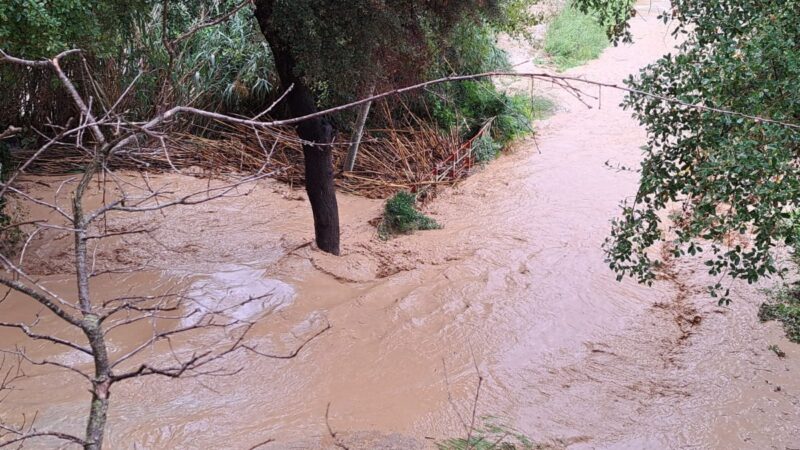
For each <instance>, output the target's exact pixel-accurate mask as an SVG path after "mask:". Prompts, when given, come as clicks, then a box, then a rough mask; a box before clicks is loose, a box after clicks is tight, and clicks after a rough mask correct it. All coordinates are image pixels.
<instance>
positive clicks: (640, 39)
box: [0, 2, 800, 449]
mask: <svg viewBox="0 0 800 450" xmlns="http://www.w3.org/2000/svg"><path fill="white" fill-rule="evenodd" d="M660 6H661V7H663V6H664V5H663V4H661V3H658V2H656V3H653V4H650V3H648V4H647V5H645V6H641V7H640V8H639V12H640V14H639V16H638V17H637V18H636V19H635V20H634V21H633V24H632V25H633V32H634V35H635V37H636V42H635V44H634V45H632V46H621V47H617V48H611V49H609V50H607V51H606V52H605V53H604V54H603V55H602V57H601V58H600V59H599V60H597V61H594V62H592V63H590V64H589V65H587V66H584V67H581V68H578V69H574V70H572V71H570V72H569V74H572V75H576V76H585V77H586V78H589V79H593V80H598V81H604V82H619V81H620V80H622V79H623V78H625V77H626V76H627V75H628V74H630V73H634V72H635V71H636V70H637V69H638V68H639V67H642V66H643V65H645V64H647V63H648V62H651V61H653V60H655V59H656V58H657V57H658V56H659V55H661V54H663V53H665V52H667V51H669V49H670V47H671V45H672V44H671V43H672V41H671V38H670V37H669V36H668V33H667V29H666V28H665V26H664V25H663V24H662V23H660V22H659V21H657V20H656V19H655V16H656V11H657V8H658V7H660ZM514 53H515V55H514V56H515V58H517V59H518V61H517V62H519V63H523V64H520V65H519V66H518V67H519V70H521V71H525V70H529V69H531V68H532V66H531V65H530V64H524V63H525V60H526V58H525V56H526V54H525V52H523V51H521V50H519V49H517V51H516V52H514ZM536 88H537V89H539V90H544V91H546V92H547V93H548V94H549V95H551V96H553V97H555V98H556V99H557V100H558V102H559V104H560V105H561V110H560V111H559V112H558V113H557V114H555V115H554V116H553V117H552V118H551V119H549V120H547V121H545V122H543V123H541V124H539V125H538V128H539V130H540V132H539V135H538V137H537V139H536V141H533V140H529V141H526V142H523V143H521V144H520V145H519V147H518V148H517V149H516V151H515V152H514V153H513V154H511V155H509V156H504V157H502V158H501V159H500V160H498V161H497V162H495V163H492V164H491V165H490V166H488V167H487V168H486V169H485V170H483V171H482V172H480V173H479V174H477V175H475V176H473V177H472V178H470V179H469V180H467V181H466V182H464V183H462V184H461V185H460V186H458V187H456V188H454V189H452V190H448V191H446V192H444V193H442V194H441V195H440V196H439V197H438V198H437V199H436V200H435V201H434V202H433V203H432V204H430V205H429V208H428V211H427V212H428V213H429V214H430V215H432V216H433V217H435V218H436V219H437V220H438V221H440V222H441V223H443V224H444V225H445V228H444V229H443V230H437V231H429V232H424V233H418V234H415V235H413V236H407V237H400V238H397V239H395V240H392V241H389V242H383V241H380V240H378V239H377V237H376V232H375V229H374V227H373V226H371V225H369V221H370V220H371V219H373V218H375V217H377V216H379V214H380V209H381V203H380V202H375V201H370V200H365V199H360V198H354V197H349V196H341V197H340V201H341V213H342V218H343V235H342V238H343V242H344V248H343V253H344V254H343V256H342V257H341V258H335V257H331V256H327V255H324V254H321V253H319V252H316V251H314V250H313V249H312V248H310V247H309V246H306V245H304V244H307V243H308V242H310V240H311V238H312V236H311V233H310V231H311V230H312V226H311V215H310V210H309V208H308V205H307V202H306V201H305V199H304V198H303V195H302V194H300V193H298V192H297V191H290V190H289V189H287V188H286V187H283V186H280V185H278V184H276V183H273V182H264V183H261V184H259V185H258V186H256V187H255V189H254V191H253V192H251V193H250V194H249V195H247V196H242V197H237V198H233V199H227V200H224V201H221V202H216V203H210V204H205V205H201V206H197V207H187V208H182V209H175V210H171V211H169V212H166V213H164V214H161V213H159V214H153V215H149V216H145V217H138V218H130V217H118V218H112V219H111V225H112V226H118V227H120V228H121V229H124V228H130V227H132V226H133V225H135V223H134V222H136V221H138V222H139V223H146V224H148V225H156V226H157V229H156V231H154V232H153V233H152V237H155V238H156V239H151V238H150V237H143V236H127V237H121V238H119V239H118V240H116V241H115V242H114V244H113V245H112V246H107V247H103V248H100V249H98V250H97V252H96V253H95V255H96V261H97V264H99V265H101V266H107V267H114V266H115V265H125V264H134V263H144V262H146V263H147V265H148V270H147V271H145V272H142V273H137V274H133V275H113V276H106V277H101V278H100V279H98V280H97V281H96V283H95V285H94V286H93V288H94V292H97V293H99V295H101V296H104V297H111V296H114V295H123V294H125V293H128V292H133V291H140V290H143V289H146V290H148V292H154V293H157V292H164V291H167V290H176V289H183V290H185V291H186V292H187V294H188V295H190V296H193V297H195V298H199V299H210V301H225V300H226V299H236V298H246V297H248V296H260V295H264V294H271V295H269V296H267V297H266V299H265V300H264V301H263V302H261V303H258V304H257V305H253V304H251V305H249V308H250V309H245V310H240V311H238V312H237V314H240V315H241V317H242V318H246V317H255V316H258V315H259V314H261V313H262V312H263V311H265V310H267V311H271V313H270V314H269V315H268V316H267V317H265V318H264V319H263V320H262V321H261V323H260V325H259V326H258V327H257V329H255V330H254V331H253V335H252V338H251V339H252V341H253V343H255V344H257V345H259V348H263V349H270V350H272V351H274V352H275V353H287V352H290V351H291V350H292V349H294V348H296V346H297V345H299V344H300V343H302V342H303V341H304V340H305V339H306V338H307V337H309V336H312V335H313V334H314V333H315V332H317V331H318V330H320V329H321V328H323V327H324V326H325V325H326V324H328V323H329V324H330V325H331V329H330V330H329V331H328V332H326V333H324V334H323V335H321V336H320V337H319V338H317V339H315V340H313V341H312V342H311V343H310V344H309V345H307V346H306V347H305V348H303V350H302V352H301V353H300V354H299V356H298V357H296V358H294V359H291V360H286V361H276V360H271V359H264V358H260V357H258V356H255V355H253V354H244V353H242V354H238V355H236V356H234V357H233V358H232V359H231V361H230V364H231V366H232V367H242V368H243V370H242V371H241V372H239V373H238V374H236V375H233V376H229V377H213V378H210V379H190V380H183V381H172V380H163V379H156V378H152V379H148V380H140V381H136V380H134V381H131V382H129V383H128V384H125V385H120V386H118V389H117V390H116V391H115V392H114V393H113V397H112V404H113V406H112V408H111V412H110V422H109V423H110V425H109V432H108V444H109V445H108V447H109V448H138V449H161V448H241V449H248V448H251V447H253V446H255V445H257V444H260V443H263V442H265V441H268V440H271V439H272V440H273V441H272V442H271V443H269V444H266V445H264V446H262V447H260V448H276V449H287V448H291V449H305V448H308V449H312V448H321V447H322V448H334V442H333V439H332V438H331V436H330V432H329V429H328V425H329V426H330V428H331V429H332V430H334V432H335V433H337V437H338V438H339V441H340V443H344V444H345V445H346V446H349V448H365V449H366V448H397V449H406V448H428V447H431V446H432V445H433V443H434V442H435V441H436V440H438V439H443V438H448V437H458V436H466V434H467V431H465V430H464V427H463V424H462V423H463V422H470V417H471V415H472V411H473V409H474V410H475V411H476V415H478V416H493V417H494V419H493V421H494V422H495V423H502V424H504V425H506V426H508V427H513V428H515V429H517V430H519V431H520V432H521V433H524V434H525V435H527V436H528V437H529V438H530V439H532V440H533V441H534V442H538V443H542V444H546V445H550V446H552V447H555V448H561V447H568V448H576V449H577V448H688V447H691V448H753V449H765V448H777V449H785V448H800V378H798V373H800V347H798V346H796V345H793V344H790V343H788V342H787V341H786V340H785V339H784V338H783V336H782V334H781V332H780V328H779V326H778V325H776V324H767V325H762V324H760V323H758V321H757V319H756V314H755V312H756V310H757V306H758V304H760V302H761V301H762V299H763V298H764V294H763V293H762V292H760V291H759V290H757V289H755V288H753V287H748V286H739V285H736V286H735V287H734V289H733V298H734V303H733V305H732V306H731V307H729V308H720V307H717V306H716V304H715V303H714V302H713V301H712V300H711V299H710V298H708V296H707V295H706V294H705V286H706V285H707V284H708V283H709V282H710V280H709V279H708V278H707V276H706V275H705V274H704V271H703V269H702V265H701V264H699V263H697V262H695V261H677V262H671V263H670V264H668V266H667V269H666V270H665V272H664V274H663V276H662V277H661V279H660V280H659V281H658V282H657V283H656V284H655V286H654V287H652V288H647V287H642V286H639V285H636V284H635V283H631V282H628V281H626V282H623V283H618V282H616V281H615V279H614V274H613V273H611V272H610V271H609V270H608V268H607V266H606V264H605V263H604V258H603V253H602V251H601V249H600V246H601V244H602V242H603V240H604V238H605V236H606V235H607V233H608V230H609V221H610V219H611V218H612V217H613V216H614V215H615V214H616V213H617V206H618V203H619V201H621V200H623V199H624V198H626V197H629V196H631V195H633V194H634V193H635V189H636V182H637V175H636V174H635V173H631V172H625V171H617V170H613V169H610V168H609V167H607V165H606V164H605V163H606V162H607V161H609V162H610V164H611V165H612V166H613V165H624V166H636V165H637V162H638V160H639V158H640V150H639V147H640V146H641V145H642V144H643V143H644V141H645V134H644V131H643V130H642V129H641V128H640V127H639V126H638V125H637V123H636V122H635V121H634V120H633V119H631V118H630V117H629V115H628V114H627V113H626V112H624V111H622V110H621V109H620V108H618V106H617V105H618V104H619V103H620V101H621V94H619V93H618V92H614V91H611V90H603V91H602V92H599V91H597V89H596V88H590V89H589V91H588V92H589V93H591V94H592V95H595V96H599V97H601V99H602V101H601V102H598V101H596V100H591V99H587V101H588V102H589V103H590V104H591V105H592V106H593V108H592V109H587V108H586V107H585V106H584V105H583V104H581V103H580V102H578V101H577V100H576V99H574V98H573V97H571V96H570V95H568V94H566V93H564V92H561V91H558V90H556V89H553V88H552V87H548V86H546V85H539V84H537V86H536ZM131 179H133V176H131ZM150 181H151V182H153V183H157V184H162V185H166V184H169V185H170V186H171V187H172V188H174V189H177V190H179V191H181V190H186V191H188V190H190V189H196V188H199V187H202V186H203V185H204V183H206V181H204V180H198V179H194V178H190V177H182V176H175V175H166V176H160V177H154V178H153V179H152V180H150ZM38 182H39V184H36V186H38V188H37V189H41V190H42V192H45V191H47V188H46V187H44V186H42V183H48V182H49V183H51V185H53V186H57V184H58V182H57V181H55V180H38ZM63 240H64V239H61V240H56V241H54V240H53V236H42V237H41V238H40V239H37V240H36V241H35V242H34V246H33V247H32V249H31V250H30V253H29V254H28V255H27V256H26V258H27V261H28V262H27V263H26V266H27V267H28V269H29V270H31V271H32V272H35V273H38V274H41V275H43V276H44V278H43V279H44V280H46V281H47V283H48V284H49V286H50V287H51V288H52V289H54V290H58V291H60V292H63V293H64V294H65V295H69V294H70V291H71V289H72V282H71V281H70V279H69V276H68V275H58V273H60V272H63V271H64V270H65V269H66V268H68V267H69V256H68V253H66V252H65V247H64V245H65V244H60V243H59V242H61V241H63ZM154 242H157V244H156V243H154ZM26 305H27V306H26ZM37 311H39V309H38V308H35V307H31V306H30V305H29V304H28V303H25V302H23V301H22V300H21V299H19V298H13V299H11V300H10V301H7V302H5V303H4V304H3V305H0V315H2V317H3V318H4V319H5V318H8V320H14V319H24V318H26V317H31V316H32V315H33V314H35V313H36V312H37ZM44 320H47V319H44ZM137 333H139V334H140V333H142V330H138V329H137V330H131V331H125V330H122V331H119V332H117V333H115V334H114V335H113V336H112V339H111V342H112V345H115V346H117V347H120V348H122V347H124V346H125V345H126V343H128V342H130V341H132V340H135V339H141V338H142V336H141V335H139V334H137ZM0 342H2V343H3V344H4V346H5V347H11V346H13V345H14V344H16V343H18V342H23V340H22V339H21V338H20V336H19V335H18V334H15V333H13V332H9V331H6V330H0ZM771 344H777V345H779V346H780V348H781V349H783V350H784V351H785V352H786V353H787V357H786V358H784V359H780V358H778V357H777V356H776V355H775V354H774V353H773V352H771V351H770V350H768V349H767V347H768V346H769V345H771ZM27 347H28V349H29V350H30V351H32V352H33V353H34V354H36V355H47V356H49V357H51V358H56V359H58V360H60V361H66V362H72V363H81V361H80V360H79V359H78V358H76V357H75V356H74V355H71V354H69V353H66V352H64V353H54V349H53V348H51V347H48V346H45V345H43V344H33V345H31V344H28V345H27ZM51 372H52V371H41V370H40V371H36V370H32V371H31V375H32V377H31V378H29V379H28V380H26V381H24V382H23V383H21V384H20V385H19V388H20V390H19V391H14V392H12V393H11V395H10V397H9V398H8V399H7V400H6V402H5V403H2V404H0V417H11V416H14V415H18V414H20V413H22V412H32V411H36V410H38V411H39V418H38V420H37V423H38V424H39V426H40V428H44V427H55V428H58V429H63V430H67V431H70V430H71V431H75V432H79V431H80V429H81V428H82V427H83V419H82V417H84V415H85V412H86V409H87V406H88V402H89V396H88V394H87V391H86V387H85V386H83V385H82V384H81V381H80V379H77V378H75V377H72V376H68V375H62V374H59V373H51ZM479 377H481V378H482V379H483V382H482V385H481V386H482V387H481V390H480V392H479V395H477V396H476V388H477V384H478V379H479ZM476 398H477V401H476ZM328 407H329V413H328V420H327V422H328V423H327V424H326V417H325V416H326V410H328ZM478 422H479V423H480V422H481V419H478ZM52 445H53V443H52V442H42V441H40V442H39V443H38V444H37V443H33V444H32V445H29V448H50V447H52Z"/></svg>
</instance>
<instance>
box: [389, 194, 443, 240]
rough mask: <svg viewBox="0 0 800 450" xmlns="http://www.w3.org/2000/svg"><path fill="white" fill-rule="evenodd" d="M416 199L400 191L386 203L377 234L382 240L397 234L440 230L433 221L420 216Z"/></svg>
mask: <svg viewBox="0 0 800 450" xmlns="http://www.w3.org/2000/svg"><path fill="white" fill-rule="evenodd" d="M416 203H417V197H416V196H415V195H413V194H411V193H409V192H406V191H400V192H398V193H397V194H395V195H394V196H393V197H392V198H390V199H389V200H388V201H387V202H386V207H385V208H384V211H383V221H381V224H380V226H379V227H378V233H379V235H380V236H381V237H382V238H383V239H388V238H389V237H390V236H393V235H397V234H408V233H412V232H414V231H416V230H437V229H439V228H442V226H441V225H439V223H437V222H436V221H435V220H434V219H432V218H430V217H428V216H426V215H424V214H422V213H421V212H419V211H418V210H417V208H416Z"/></svg>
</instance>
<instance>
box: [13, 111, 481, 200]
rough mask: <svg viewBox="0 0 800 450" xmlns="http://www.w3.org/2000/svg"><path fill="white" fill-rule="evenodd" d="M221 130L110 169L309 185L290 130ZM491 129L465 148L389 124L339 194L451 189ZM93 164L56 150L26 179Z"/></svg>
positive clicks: (143, 151) (426, 128)
mask: <svg viewBox="0 0 800 450" xmlns="http://www.w3.org/2000/svg"><path fill="white" fill-rule="evenodd" d="M388 117H391V116H388ZM409 117H413V116H409ZM216 125H217V128H216V129H215V130H214V132H213V133H214V134H213V135H214V139H210V138H205V137H201V136H198V135H195V134H188V133H171V134H170V135H169V136H168V137H165V139H164V143H163V144H162V142H161V141H160V140H158V139H150V140H149V141H147V142H145V143H143V144H142V145H141V146H138V147H131V148H128V149H127V150H125V151H123V152H120V153H119V154H118V155H117V156H116V157H115V158H114V159H113V160H111V161H110V162H109V164H110V166H111V167H110V168H112V169H116V170H147V171H151V172H167V171H170V170H173V167H174V168H177V169H179V170H182V171H186V172H188V173H192V174H202V175H206V176H214V175H220V174H224V173H231V172H238V173H257V172H265V171H276V170H277V175H276V178H277V179H278V180H280V181H283V182H286V183H288V184H290V185H292V186H302V185H303V184H304V169H303V151H302V144H301V142H300V141H299V140H298V139H297V138H296V135H294V131H293V130H292V129H291V128H283V129H273V130H267V131H263V130H259V131H258V132H256V131H255V130H253V129H252V128H248V127H247V126H243V125H231V124H216ZM490 126H491V124H490V123H487V125H486V126H484V127H483V128H482V129H481V131H480V132H479V133H478V135H476V136H475V137H474V138H472V139H470V140H468V141H466V142H461V141H460V139H459V138H458V136H457V135H456V134H453V133H451V134H444V133H442V132H441V131H439V130H437V129H436V128H434V127H433V126H432V125H430V124H428V123H426V122H424V121H421V120H418V119H411V120H408V119H407V120H406V122H405V123H403V124H395V123H394V121H393V119H391V118H390V119H389V123H388V126H387V127H385V128H382V129H376V130H371V131H369V132H367V133H365V136H364V139H363V141H362V144H361V150H360V153H359V157H358V159H357V160H356V164H355V168H354V170H353V171H352V172H350V173H337V176H336V184H337V187H338V188H339V189H340V190H341V191H342V192H347V193H352V194H356V195H361V196H365V197H369V198H386V197H388V196H390V195H392V194H394V193H395V192H397V191H399V190H407V191H410V192H422V191H428V190H430V189H432V188H436V187H437V186H441V185H449V184H453V183H455V182H457V181H459V180H461V179H463V178H464V177H466V176H467V175H468V174H469V173H470V171H471V169H472V167H473V159H472V145H473V141H474V140H475V139H477V138H479V137H480V136H481V135H482V134H483V133H486V132H488V131H489V128H490ZM348 141H349V139H347V138H345V139H344V140H343V142H341V143H334V148H333V152H334V164H335V167H341V165H342V162H343V160H344V158H345V157H346V154H347V149H348ZM28 153H29V152H27V151H19V152H16V153H15V155H14V156H15V157H16V158H17V159H18V160H23V159H24V158H26V157H27V156H30V155H29V154H28ZM88 158H89V156H88V155H87V154H84V153H83V152H82V151H81V150H80V149H76V148H74V147H68V146H60V147H54V148H53V149H52V150H51V151H50V152H48V153H47V154H45V155H43V156H42V157H41V158H40V159H39V160H38V161H36V163H35V164H34V165H32V166H31V167H30V168H29V170H28V172H29V173H33V174H43V175H45V174H46V175H54V174H64V173H70V172H80V171H82V168H83V167H84V166H85V165H86V164H87V162H88Z"/></svg>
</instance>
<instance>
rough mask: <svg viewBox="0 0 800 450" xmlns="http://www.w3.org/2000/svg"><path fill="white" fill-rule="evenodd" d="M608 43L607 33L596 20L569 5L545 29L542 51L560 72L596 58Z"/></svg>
mask: <svg viewBox="0 0 800 450" xmlns="http://www.w3.org/2000/svg"><path fill="white" fill-rule="evenodd" d="M608 44H609V41H608V37H607V35H606V31H605V29H604V27H603V25H602V24H600V23H599V22H598V20H597V19H596V18H595V17H593V16H592V15H589V14H586V13H583V12H581V11H579V10H578V9H577V8H575V7H574V6H572V5H568V6H567V7H566V8H564V9H563V10H562V11H561V13H560V14H559V15H558V16H556V18H555V19H553V22H552V23H550V26H549V27H548V28H547V34H546V35H545V41H544V50H545V51H546V52H547V53H548V54H549V55H550V56H551V57H552V59H553V62H554V63H555V64H556V66H557V67H558V69H559V70H565V69H569V68H570V67H575V66H579V65H581V64H583V63H585V62H586V61H590V60H592V59H595V58H597V57H598V56H600V53H602V52H603V50H604V49H605V48H606V47H608Z"/></svg>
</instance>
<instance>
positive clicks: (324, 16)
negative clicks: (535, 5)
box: [265, 0, 535, 102]
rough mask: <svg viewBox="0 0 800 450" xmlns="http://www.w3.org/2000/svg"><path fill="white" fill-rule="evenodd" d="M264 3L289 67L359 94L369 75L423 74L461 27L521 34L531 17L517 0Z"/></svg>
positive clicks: (333, 88)
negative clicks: (289, 58) (291, 60)
mask: <svg viewBox="0 0 800 450" xmlns="http://www.w3.org/2000/svg"><path fill="white" fill-rule="evenodd" d="M265 3H272V5H273V6H272V7H273V12H272V14H271V17H272V19H271V20H272V22H273V29H275V30H282V31H285V33H286V36H285V37H283V40H285V41H286V42H287V45H288V46H289V50H290V53H291V54H292V56H293V57H294V60H295V61H294V62H295V64H296V66H297V67H296V69H297V70H296V71H297V72H298V73H299V74H302V75H303V77H304V78H305V79H306V83H307V84H308V85H309V86H315V87H316V88H317V89H320V90H324V91H325V93H326V94H327V95H329V96H333V97H342V96H347V95H359V94H361V93H362V92H363V91H364V90H365V89H366V86H368V85H370V84H372V83H374V82H376V81H377V82H378V83H379V84H388V85H392V86H396V85H398V84H405V83H408V82H410V81H412V80H416V79H419V78H423V77H425V76H427V75H429V74H430V68H431V67H432V66H434V65H436V64H437V63H438V62H439V61H440V60H441V56H442V54H443V53H446V52H447V47H448V46H447V45H446V44H445V45H442V44H443V43H445V42H449V41H450V38H451V37H454V38H455V39H456V40H458V37H457V36H455V35H457V34H458V33H462V34H463V33H465V32H466V33H470V32H471V30H468V28H469V27H475V26H477V27H478V28H486V27H487V26H491V27H494V28H495V29H502V30H504V31H510V32H519V33H522V32H523V30H526V29H527V28H528V24H529V22H530V21H532V20H534V19H535V18H534V17H533V16H532V15H531V14H529V13H528V12H527V11H528V6H529V5H530V3H531V2H530V1H523V0H468V1H460V2H450V1H442V0H437V1H429V0H402V1H394V2H390V3H385V4H384V3H383V2H374V1H373V0H355V1H351V2H347V7H342V5H341V4H340V3H337V2H329V1H326V0H291V1H289V0H275V1H272V2H265ZM465 30H467V31H465ZM463 48H467V47H463ZM337 100H339V99H338V98H334V99H333V101H334V102H336V101H337Z"/></svg>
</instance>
